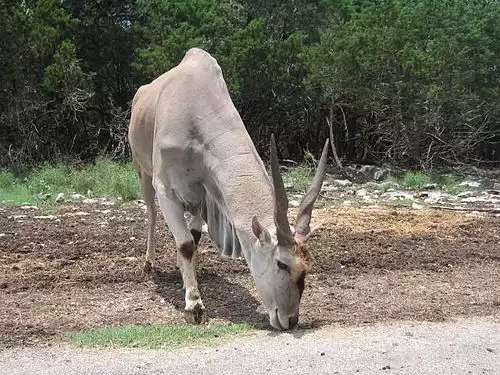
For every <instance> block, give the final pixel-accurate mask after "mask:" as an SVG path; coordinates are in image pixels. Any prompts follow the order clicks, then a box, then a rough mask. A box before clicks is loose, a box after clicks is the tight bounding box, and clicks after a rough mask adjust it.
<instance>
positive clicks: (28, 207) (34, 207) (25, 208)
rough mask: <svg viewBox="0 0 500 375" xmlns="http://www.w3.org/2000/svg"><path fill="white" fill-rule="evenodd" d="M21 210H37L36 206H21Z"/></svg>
mask: <svg viewBox="0 0 500 375" xmlns="http://www.w3.org/2000/svg"><path fill="white" fill-rule="evenodd" d="M21 210H38V207H37V206H28V205H26V206H21Z"/></svg>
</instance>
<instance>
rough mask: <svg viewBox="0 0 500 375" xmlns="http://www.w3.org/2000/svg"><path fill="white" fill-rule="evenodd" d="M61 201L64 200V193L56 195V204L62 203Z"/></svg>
mask: <svg viewBox="0 0 500 375" xmlns="http://www.w3.org/2000/svg"><path fill="white" fill-rule="evenodd" d="M63 200H64V193H59V194H57V197H56V202H57V203H59V202H62V201H63Z"/></svg>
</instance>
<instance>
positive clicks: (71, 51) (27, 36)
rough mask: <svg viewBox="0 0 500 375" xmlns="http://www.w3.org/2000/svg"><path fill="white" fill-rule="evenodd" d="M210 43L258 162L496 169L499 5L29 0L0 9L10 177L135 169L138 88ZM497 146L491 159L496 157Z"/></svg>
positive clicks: (0, 104)
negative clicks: (276, 154)
mask: <svg viewBox="0 0 500 375" xmlns="http://www.w3.org/2000/svg"><path fill="white" fill-rule="evenodd" d="M192 46H199V47H202V48H204V49H206V50H207V51H209V52H210V53H211V54H212V55H213V56H214V57H216V58H217V60H218V62H219V64H220V65H221V67H222V70H223V72H224V76H225V78H226V81H227V82H228V85H229V88H230V91H231V96H232V98H233V101H234V102H235V104H236V106H237V108H238V110H239V111H240V114H241V115H242V117H243V120H244V122H245V124H246V126H247V128H248V130H249V132H250V134H251V136H252V138H253V139H254V141H255V143H256V145H257V146H258V148H259V151H261V152H262V153H263V154H265V152H266V148H265V147H264V146H265V145H266V144H267V142H268V139H269V134H270V133H271V132H275V133H277V134H278V140H279V142H280V152H281V156H282V157H284V158H295V159H298V158H301V157H302V156H303V153H304V151H305V150H310V151H312V152H314V153H317V152H318V151H319V149H320V147H321V143H322V141H318V140H321V139H324V138H326V136H327V135H328V131H329V130H328V125H327V124H328V122H329V123H331V124H332V126H333V132H334V135H335V143H336V146H337V151H338V153H339V155H340V157H341V158H344V159H345V160H349V161H354V162H390V163H397V164H400V165H403V166H412V167H422V168H432V167H434V166H438V165H443V164H450V163H464V162H465V163H477V162H479V161H483V162H486V161H495V160H496V161H498V160H500V155H499V154H500V146H499V145H500V2H498V1H493V0H474V1H463V0H413V1H404V0H315V1H314V0H292V1H287V2H284V1H276V0H268V1H256V0H182V1H170V0H169V1H167V0H122V1H118V0H94V1H76V0H63V1H61V0H18V1H6V2H4V4H3V5H2V6H1V7H0V166H10V167H17V168H20V167H25V166H29V165H33V164H37V163H39V162H42V161H47V160H48V161H51V160H61V159H64V158H72V159H73V158H77V159H82V160H89V159H93V158H95V157H96V156H97V155H98V154H99V153H102V152H106V153H108V154H112V155H115V156H117V157H120V158H124V159H126V158H128V157H129V154H128V148H127V142H126V131H127V126H128V118H129V114H130V103H131V99H132V97H133V95H134V93H135V91H136V90H137V88H138V87H139V86H140V85H141V84H144V83H146V82H149V81H151V80H152V79H154V78H155V77H156V76H158V75H159V74H161V73H163V72H165V71H166V70H168V69H169V68H171V67H173V66H175V65H176V64H177V63H178V62H179V61H180V59H181V58H182V56H183V54H184V53H185V51H186V50H187V49H188V48H190V47H192ZM495 147H496V149H495Z"/></svg>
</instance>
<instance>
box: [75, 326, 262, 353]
mask: <svg viewBox="0 0 500 375" xmlns="http://www.w3.org/2000/svg"><path fill="white" fill-rule="evenodd" d="M251 330H252V326H250V325H246V324H230V325H175V324H172V325H152V326H139V325H124V326H105V327H99V328H90V329H87V330H85V331H81V332H76V333H71V334H69V335H68V338H69V340H70V341H71V342H73V343H75V344H76V345H78V346H81V347H128V348H137V347H141V348H150V349H161V348H178V347H182V346H200V345H201V346H208V345H214V344H218V343H221V342H223V341H224V340H225V339H228V338H229V337H230V336H234V335H237V334H243V333H248V332H250V331H251Z"/></svg>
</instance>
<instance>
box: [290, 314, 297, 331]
mask: <svg viewBox="0 0 500 375" xmlns="http://www.w3.org/2000/svg"><path fill="white" fill-rule="evenodd" d="M298 321H299V317H298V316H292V317H291V318H289V319H288V328H290V329H291V328H293V327H295V326H296V325H297V323H298Z"/></svg>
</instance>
